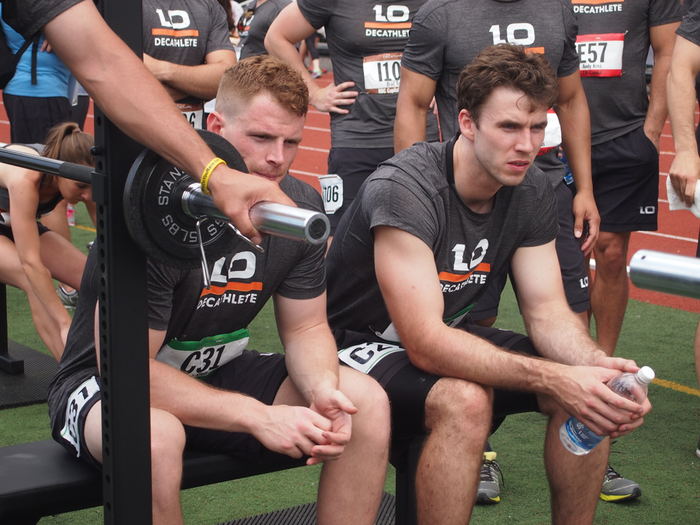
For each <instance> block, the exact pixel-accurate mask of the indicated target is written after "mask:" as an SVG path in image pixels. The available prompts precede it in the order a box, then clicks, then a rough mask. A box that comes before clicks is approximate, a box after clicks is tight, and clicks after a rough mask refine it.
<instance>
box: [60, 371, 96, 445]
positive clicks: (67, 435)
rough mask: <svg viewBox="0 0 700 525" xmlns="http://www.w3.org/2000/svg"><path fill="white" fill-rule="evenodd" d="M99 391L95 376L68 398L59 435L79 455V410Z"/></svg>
mask: <svg viewBox="0 0 700 525" xmlns="http://www.w3.org/2000/svg"><path fill="white" fill-rule="evenodd" d="M99 391H100V387H99V385H98V384H97V380H96V379H95V376H92V377H91V378H90V379H88V380H87V381H85V382H84V383H83V384H82V385H80V386H79V387H78V388H76V389H75V391H74V392H73V393H72V394H71V396H70V397H69V398H68V407H67V408H66V423H65V424H64V425H63V429H62V430H61V437H62V438H63V439H65V440H66V441H68V442H69V443H70V444H71V445H73V448H75V451H76V455H77V456H78V457H80V437H79V434H78V418H79V417H80V411H81V410H82V409H83V407H84V406H85V405H86V404H87V402H88V401H90V399H92V397H93V396H94V395H95V394H97V392H99Z"/></svg>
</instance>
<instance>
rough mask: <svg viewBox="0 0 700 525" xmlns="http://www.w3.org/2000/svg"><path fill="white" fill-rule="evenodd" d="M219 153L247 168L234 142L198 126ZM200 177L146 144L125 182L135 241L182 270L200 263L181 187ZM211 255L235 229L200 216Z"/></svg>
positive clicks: (150, 254) (151, 254)
mask: <svg viewBox="0 0 700 525" xmlns="http://www.w3.org/2000/svg"><path fill="white" fill-rule="evenodd" d="M198 133H199V134H200V135H201V137H202V138H203V139H204V141H205V142H206V143H207V144H208V145H209V147H210V148H211V149H212V151H213V152H214V154H215V155H216V156H217V157H220V158H222V159H224V160H225V161H226V164H227V165H228V166H229V167H230V168H232V169H235V170H238V171H243V172H245V173H247V172H248V168H247V167H246V165H245V162H243V158H242V157H241V155H240V154H239V153H238V151H237V150H236V148H234V147H233V146H232V145H231V143H230V142H228V141H227V140H226V139H224V138H223V137H221V136H219V135H217V134H215V133H212V132H210V131H202V130H198ZM195 182H196V181H195V180H194V179H192V178H191V177H190V176H189V175H188V174H187V173H185V172H184V171H182V170H180V169H178V168H176V167H175V166H173V164H172V163H170V162H168V161H167V160H165V159H164V158H162V157H161V156H160V155H158V154H157V153H155V152H153V151H151V150H149V149H146V150H144V151H143V153H141V155H139V157H138V158H137V159H136V161H135V162H134V164H133V166H132V167H131V170H129V176H128V178H127V181H126V186H125V187H124V213H125V215H126V220H127V225H128V228H129V231H130V233H131V236H132V237H133V238H134V241H136V243H137V244H138V245H139V247H140V248H141V250H143V252H144V253H145V254H146V255H147V256H148V257H150V258H152V259H153V260H155V261H158V262H159V263H162V264H165V265H168V266H171V267H174V268H179V269H183V270H187V269H194V268H199V267H201V254H200V249H199V243H198V236H197V228H196V222H197V221H196V219H194V218H192V217H190V216H189V215H187V214H186V213H185V211H184V210H183V208H182V192H183V191H184V190H185V189H187V187H188V186H189V185H190V184H193V183H195ZM201 232H202V237H203V239H202V244H203V245H204V249H205V252H206V254H207V259H211V260H215V259H218V258H220V257H222V256H223V255H225V254H226V253H227V251H228V250H229V248H230V246H231V243H232V241H233V239H235V238H236V237H235V234H234V233H233V231H232V230H231V228H230V227H229V226H228V225H227V224H226V223H225V222H223V221H219V220H213V219H204V220H202V222H201Z"/></svg>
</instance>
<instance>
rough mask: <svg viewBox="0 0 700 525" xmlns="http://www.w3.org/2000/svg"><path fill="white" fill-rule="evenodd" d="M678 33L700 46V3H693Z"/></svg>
mask: <svg viewBox="0 0 700 525" xmlns="http://www.w3.org/2000/svg"><path fill="white" fill-rule="evenodd" d="M676 33H677V34H679V35H681V36H682V37H683V38H685V39H686V40H689V41H690V42H692V43H693V44H695V45H698V46H700V1H698V0H695V1H694V2H693V4H692V5H691V6H690V9H689V10H688V14H686V15H685V16H684V17H683V21H682V22H681V26H680V27H679V28H678V30H677V31H676Z"/></svg>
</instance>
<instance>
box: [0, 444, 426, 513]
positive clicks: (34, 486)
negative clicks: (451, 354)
mask: <svg viewBox="0 0 700 525" xmlns="http://www.w3.org/2000/svg"><path fill="white" fill-rule="evenodd" d="M417 451H418V445H412V446H411V447H410V448H409V450H408V451H407V452H406V453H404V454H403V456H401V457H398V458H397V459H396V460H395V461H393V463H394V464H395V465H397V469H396V525H412V524H414V523H415V497H414V496H413V490H412V489H411V487H412V486H413V479H414V477H415V474H414V473H415V464H416V462H417ZM304 462H305V460H303V459H293V458H288V459H285V460H282V461H279V460H278V461H275V462H274V463H270V464H263V465H258V466H252V465H250V464H248V463H245V462H243V461H241V460H238V459H235V458H233V457H231V456H226V455H223V454H210V453H204V452H196V451H187V452H185V458H184V472H183V482H182V488H183V489H189V488H194V487H200V486H203V485H210V484H213V483H220V482H222V481H229V480H233V479H240V478H246V477H249V476H256V475H259V474H267V473H271V472H277V471H280V470H285V469H288V468H294V467H299V466H303V465H304ZM412 473H413V474H412ZM100 505H102V476H101V473H100V472H98V471H97V470H96V469H94V468H92V467H90V466H89V465H87V464H85V463H83V462H82V461H79V460H76V459H75V458H74V457H72V456H71V455H70V454H68V452H66V451H65V450H64V449H63V447H61V446H60V445H59V444H58V443H56V442H55V441H53V440H47V441H36V442H33V443H22V444H19V445H11V446H6V447H0V523H2V524H3V525H35V524H36V523H38V522H39V520H40V519H41V518H42V517H44V516H53V515H55V514H61V513H64V512H72V511H75V510H81V509H87V508H91V507H97V506H100Z"/></svg>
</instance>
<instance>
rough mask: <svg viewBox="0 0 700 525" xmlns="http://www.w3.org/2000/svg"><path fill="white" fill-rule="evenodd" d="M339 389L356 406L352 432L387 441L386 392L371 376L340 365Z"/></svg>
mask: <svg viewBox="0 0 700 525" xmlns="http://www.w3.org/2000/svg"><path fill="white" fill-rule="evenodd" d="M340 390H341V392H343V393H344V394H345V395H346V396H347V397H348V399H350V401H351V402H352V404H353V405H354V406H355V408H357V414H355V415H354V416H353V434H365V433H366V434H369V435H371V436H373V439H377V440H379V441H382V442H386V443H388V442H389V435H390V432H391V429H390V423H389V422H390V421H391V411H390V407H389V399H388V397H387V395H386V392H385V391H384V389H383V388H382V387H381V385H380V384H379V383H377V381H375V380H374V379H373V378H372V377H370V376H368V375H365V374H362V373H360V372H357V371H356V370H353V369H351V368H348V367H344V366H341V367H340Z"/></svg>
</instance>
